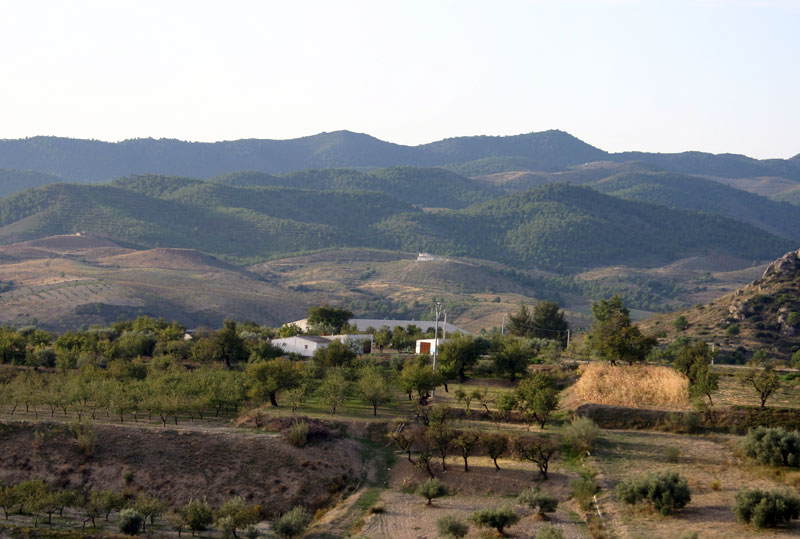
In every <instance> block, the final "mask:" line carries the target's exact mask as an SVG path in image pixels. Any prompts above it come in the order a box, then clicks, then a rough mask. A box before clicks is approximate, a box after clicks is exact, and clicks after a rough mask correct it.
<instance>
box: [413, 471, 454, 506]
mask: <svg viewBox="0 0 800 539" xmlns="http://www.w3.org/2000/svg"><path fill="white" fill-rule="evenodd" d="M415 492H416V494H417V495H418V496H422V497H423V498H425V499H426V500H428V505H431V503H433V499H434V498H441V497H442V496H447V495H448V494H450V489H448V488H447V485H445V484H444V483H442V482H441V481H439V480H438V479H436V478H435V477H433V478H431V479H428V480H427V481H425V482H424V483H422V484H421V485H420V486H418V487H417V489H416V491H415Z"/></svg>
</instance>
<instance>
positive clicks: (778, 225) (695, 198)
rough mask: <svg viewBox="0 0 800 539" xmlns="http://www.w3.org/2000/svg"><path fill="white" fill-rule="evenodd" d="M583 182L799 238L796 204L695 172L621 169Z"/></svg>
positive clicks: (631, 197)
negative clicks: (653, 171) (728, 184)
mask: <svg viewBox="0 0 800 539" xmlns="http://www.w3.org/2000/svg"><path fill="white" fill-rule="evenodd" d="M587 185H589V186H591V187H592V188H594V189H597V190H598V191H600V192H602V193H606V194H609V195H613V196H616V197H621V198H625V199H628V200H639V201H642V202H652V203H653V204H659V205H662V206H667V207H670V208H681V209H688V210H700V211H704V212H708V213H715V214H719V215H724V216H726V217H730V218H732V219H736V220H738V221H743V222H745V223H749V224H751V225H754V226H757V227H758V228H761V229H764V230H768V231H770V232H772V233H774V234H777V235H779V236H783V237H785V238H790V239H793V240H800V208H797V207H796V206H792V205H791V204H788V203H782V202H776V201H774V200H770V199H768V198H766V197H762V196H758V195H755V194H752V193H748V192H746V191H742V190H740V189H734V188H732V187H728V186H727V185H724V184H721V183H719V182H715V181H711V180H706V179H703V178H699V177H697V176H686V175H682V174H673V173H669V172H655V173H624V174H618V175H614V176H610V177H608V178H603V179H601V180H596V181H592V182H589V183H588V184H587Z"/></svg>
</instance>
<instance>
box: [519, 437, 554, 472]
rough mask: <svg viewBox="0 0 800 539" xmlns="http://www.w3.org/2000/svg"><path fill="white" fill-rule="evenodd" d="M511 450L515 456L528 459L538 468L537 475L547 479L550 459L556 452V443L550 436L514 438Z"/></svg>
mask: <svg viewBox="0 0 800 539" xmlns="http://www.w3.org/2000/svg"><path fill="white" fill-rule="evenodd" d="M512 450H513V452H514V454H515V455H516V456H517V458H519V459H522V460H529V461H531V462H533V463H534V464H536V466H537V467H538V468H539V476H540V477H541V478H542V479H544V480H545V481H546V480H547V469H548V467H549V466H550V461H551V460H552V459H553V458H554V457H555V456H556V455H557V454H558V444H557V443H556V442H554V441H553V440H551V439H550V438H544V437H541V436H537V437H535V438H523V437H518V438H514V440H513V442H512Z"/></svg>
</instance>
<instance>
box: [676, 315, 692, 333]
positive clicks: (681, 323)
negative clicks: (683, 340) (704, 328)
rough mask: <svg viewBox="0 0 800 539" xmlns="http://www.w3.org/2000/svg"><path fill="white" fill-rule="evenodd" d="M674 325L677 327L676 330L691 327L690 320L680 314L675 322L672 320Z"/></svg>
mask: <svg viewBox="0 0 800 539" xmlns="http://www.w3.org/2000/svg"><path fill="white" fill-rule="evenodd" d="M672 326H673V327H674V328H675V331H683V330H685V329H686V328H688V327H689V321H688V320H687V319H686V317H685V316H683V315H680V316H679V317H678V318H676V319H675V321H674V322H672Z"/></svg>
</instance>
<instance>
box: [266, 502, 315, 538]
mask: <svg viewBox="0 0 800 539" xmlns="http://www.w3.org/2000/svg"><path fill="white" fill-rule="evenodd" d="M309 522H311V515H309V514H308V511H306V509H305V508H304V507H302V506H297V507H294V508H293V509H291V510H289V511H287V512H286V513H284V514H283V515H281V516H279V517H278V518H276V519H275V520H273V521H272V531H273V532H275V533H276V534H277V535H278V537H285V538H290V537H299V536H301V535H302V534H303V532H304V531H305V529H306V526H308V523H309Z"/></svg>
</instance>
